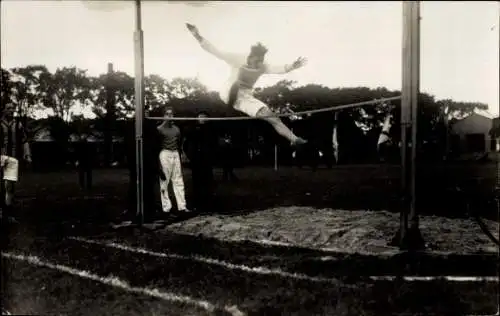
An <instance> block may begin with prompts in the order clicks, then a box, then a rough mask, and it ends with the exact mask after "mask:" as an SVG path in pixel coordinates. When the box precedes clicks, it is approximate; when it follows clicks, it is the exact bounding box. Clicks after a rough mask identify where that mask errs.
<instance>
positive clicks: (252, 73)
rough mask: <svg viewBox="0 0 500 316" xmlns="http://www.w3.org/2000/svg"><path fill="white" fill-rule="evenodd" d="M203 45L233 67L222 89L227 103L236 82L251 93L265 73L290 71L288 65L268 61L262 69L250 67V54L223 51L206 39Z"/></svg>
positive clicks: (241, 88) (222, 94)
mask: <svg viewBox="0 0 500 316" xmlns="http://www.w3.org/2000/svg"><path fill="white" fill-rule="evenodd" d="M201 47H202V48H203V49H204V50H205V51H207V52H209V53H210V54H212V55H214V56H216V57H217V58H219V59H221V60H223V61H225V62H226V63H227V64H228V65H229V66H230V67H231V75H230V76H229V80H228V82H227V84H226V85H225V87H224V89H223V91H221V99H222V101H224V102H225V103H227V102H228V100H229V91H230V89H231V87H232V86H233V85H234V84H235V83H236V84H238V85H239V86H240V87H239V89H240V90H242V91H245V92H247V93H249V92H251V91H252V90H253V87H254V86H255V84H256V83H257V81H258V80H259V78H260V76H262V75H264V74H285V73H287V72H288V71H289V70H288V69H289V68H288V67H287V66H286V65H279V66H272V65H269V64H267V63H264V65H263V67H262V68H260V69H253V68H249V67H248V66H247V56H248V55H242V54H233V53H228V52H223V51H221V50H219V49H217V48H216V47H215V46H213V45H212V44H211V43H210V42H208V41H207V40H206V39H203V40H202V41H201Z"/></svg>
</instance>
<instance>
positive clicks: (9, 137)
mask: <svg viewBox="0 0 500 316" xmlns="http://www.w3.org/2000/svg"><path fill="white" fill-rule="evenodd" d="M14 111H15V108H14V105H12V104H7V105H6V106H5V108H4V109H3V113H2V118H1V120H0V142H1V143H0V169H1V173H2V186H1V188H2V190H1V191H2V192H1V193H2V204H3V205H2V206H3V209H2V219H4V217H5V218H6V219H7V220H9V221H11V222H16V220H15V218H14V216H13V210H12V207H13V200H14V184H15V183H16V182H17V180H18V175H19V159H24V160H25V161H26V162H28V163H29V162H31V152H30V147H29V144H28V138H27V135H26V131H25V129H24V127H23V126H22V124H21V123H18V122H16V120H15V119H14Z"/></svg>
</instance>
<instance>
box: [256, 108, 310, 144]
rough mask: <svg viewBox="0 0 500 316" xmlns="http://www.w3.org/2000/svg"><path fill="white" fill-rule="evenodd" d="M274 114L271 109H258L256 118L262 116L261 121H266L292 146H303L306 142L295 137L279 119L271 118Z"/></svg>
mask: <svg viewBox="0 0 500 316" xmlns="http://www.w3.org/2000/svg"><path fill="white" fill-rule="evenodd" d="M274 114H275V113H274V112H273V111H272V110H271V109H269V108H268V107H263V108H262V109H260V110H259V111H258V112H257V117H262V116H264V117H263V118H262V119H263V120H265V121H267V122H268V123H269V124H271V125H272V126H273V127H274V129H275V130H276V132H277V133H278V134H280V135H281V136H283V137H285V138H286V139H288V140H289V141H290V142H291V143H292V145H301V144H305V143H306V142H307V141H306V140H304V139H302V138H300V137H298V136H297V135H295V134H294V133H293V132H292V131H291V130H290V129H289V128H288V126H286V125H285V124H284V123H283V121H281V119H280V118H279V117H277V116H272V115H274ZM266 116H267V117H266ZM269 116H271V117H269Z"/></svg>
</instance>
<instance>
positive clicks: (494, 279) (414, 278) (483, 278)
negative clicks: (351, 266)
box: [370, 275, 499, 282]
mask: <svg viewBox="0 0 500 316" xmlns="http://www.w3.org/2000/svg"><path fill="white" fill-rule="evenodd" d="M370 279H372V280H375V281H394V280H396V279H403V280H404V281H410V282H411V281H417V282H418V281H436V280H446V281H448V282H498V281H499V278H498V277H496V276H457V275H443V276H395V275H380V276H370Z"/></svg>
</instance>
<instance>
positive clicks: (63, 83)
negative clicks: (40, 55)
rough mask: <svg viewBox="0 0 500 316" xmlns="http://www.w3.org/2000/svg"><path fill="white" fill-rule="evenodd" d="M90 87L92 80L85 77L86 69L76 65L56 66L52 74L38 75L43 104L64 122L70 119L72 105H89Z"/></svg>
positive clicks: (90, 99)
mask: <svg viewBox="0 0 500 316" xmlns="http://www.w3.org/2000/svg"><path fill="white" fill-rule="evenodd" d="M91 88H92V81H91V79H90V78H89V77H87V75H86V70H82V69H78V68H76V67H70V68H67V67H64V68H58V69H57V70H56V72H55V73H54V74H51V73H44V74H42V76H40V90H41V91H42V94H43V100H44V103H45V105H46V106H47V107H48V108H51V109H52V110H53V112H54V115H55V116H56V117H59V118H61V119H62V120H63V121H65V122H69V121H70V119H71V111H72V109H73V107H75V106H80V107H86V106H89V105H90V103H91V101H92V94H91Z"/></svg>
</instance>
